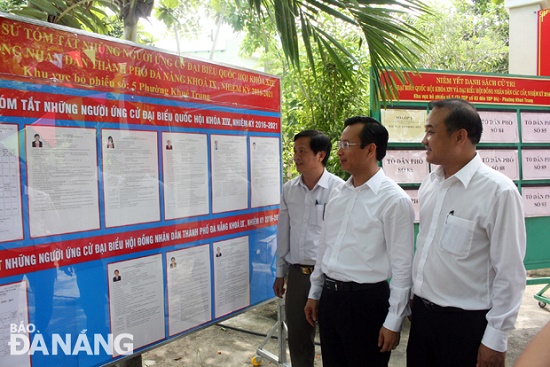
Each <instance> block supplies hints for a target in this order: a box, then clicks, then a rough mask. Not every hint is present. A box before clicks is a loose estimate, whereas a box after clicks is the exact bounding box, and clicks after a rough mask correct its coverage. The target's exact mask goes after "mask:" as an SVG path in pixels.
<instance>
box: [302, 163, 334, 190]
mask: <svg viewBox="0 0 550 367" xmlns="http://www.w3.org/2000/svg"><path fill="white" fill-rule="evenodd" d="M329 175H330V174H329V173H328V171H327V170H326V168H325V169H324V170H323V174H322V175H321V177H320V178H319V181H317V183H316V184H315V186H314V187H313V188H316V187H317V186H321V187H322V188H325V189H326V188H328V183H329V182H328V180H329ZM294 185H296V186H298V185H301V186H303V187H307V186H306V184H305V183H304V181H303V180H302V175H300V178H299V179H298V180H296V182H294Z"/></svg>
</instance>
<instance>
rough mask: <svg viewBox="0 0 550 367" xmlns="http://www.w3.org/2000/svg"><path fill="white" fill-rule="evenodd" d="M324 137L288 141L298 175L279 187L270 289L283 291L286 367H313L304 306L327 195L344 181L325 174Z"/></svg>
mask: <svg viewBox="0 0 550 367" xmlns="http://www.w3.org/2000/svg"><path fill="white" fill-rule="evenodd" d="M330 149H331V142H330V138H329V137H328V136H326V135H325V134H323V133H321V132H319V131H316V130H305V131H302V132H301V133H298V134H297V135H296V136H295V137H294V163H295V164H296V170H297V171H298V172H299V173H300V176H298V177H296V178H294V179H293V180H291V181H289V182H287V183H286V184H285V185H284V186H283V194H282V196H281V205H280V211H279V224H278V227H277V252H276V255H277V278H276V279H275V283H274V284H273V291H274V292H275V295H276V296H277V297H282V296H283V294H284V293H285V289H284V283H285V281H284V279H285V276H286V275H287V273H288V279H287V285H286V286H287V289H286V300H285V313H286V323H287V327H288V347H289V350H290V359H291V362H292V367H313V361H314V358H315V344H314V339H315V327H313V326H311V325H309V323H308V322H307V320H306V318H305V315H304V306H305V304H306V301H307V295H308V292H309V285H310V283H309V276H310V274H311V273H312V272H313V265H314V264H315V256H316V254H317V244H318V241H319V234H320V233H321V225H322V223H323V217H324V213H325V207H326V204H327V202H328V198H329V194H330V191H331V190H332V189H333V188H334V187H336V186H338V185H340V184H342V183H343V182H344V181H343V180H342V179H340V178H339V177H337V176H335V175H333V174H331V173H329V172H327V170H326V169H325V165H326V163H327V161H328V157H329V154H330Z"/></svg>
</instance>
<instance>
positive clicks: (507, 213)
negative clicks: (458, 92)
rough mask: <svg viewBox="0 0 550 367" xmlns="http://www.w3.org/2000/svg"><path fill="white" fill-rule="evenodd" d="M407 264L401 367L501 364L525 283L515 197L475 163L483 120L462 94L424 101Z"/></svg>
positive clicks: (510, 187) (505, 181)
mask: <svg viewBox="0 0 550 367" xmlns="http://www.w3.org/2000/svg"><path fill="white" fill-rule="evenodd" d="M430 108H432V110H431V112H430V114H429V115H428V118H427V120H426V126H425V128H426V135H425V136H424V139H423V140H422V144H424V146H425V147H426V160H427V161H428V162H429V163H432V164H436V165H438V166H439V167H437V168H436V169H435V170H434V171H433V172H431V173H430V175H429V176H428V177H426V178H425V179H424V182H423V183H422V185H421V186H420V190H419V202H420V231H419V233H418V238H417V241H416V246H417V249H416V255H415V258H414V263H413V294H414V299H413V308H412V323H411V332H410V336H409V343H408V346H407V366H409V367H476V366H477V367H501V366H504V362H505V352H506V347H507V339H508V332H509V331H510V330H511V329H513V327H514V323H515V320H516V317H517V314H518V311H519V307H520V305H521V300H522V295H523V292H524V288H525V268H524V266H523V257H524V255H525V246H526V243H525V242H526V238H525V237H526V235H525V222H524V217H523V204H522V199H521V196H520V195H519V192H518V190H517V188H516V186H515V185H514V183H513V182H512V180H510V179H509V178H508V177H506V176H505V175H503V174H502V173H500V172H497V171H495V170H493V169H492V168H490V167H488V166H487V165H485V164H483V162H482V161H481V158H480V157H479V154H478V153H477V152H476V145H477V143H479V140H480V138H481V133H482V131H483V125H482V123H481V118H480V116H479V114H478V113H477V111H476V109H475V107H474V106H473V105H471V104H470V103H468V102H467V101H465V100H462V99H447V100H442V101H437V102H432V103H430Z"/></svg>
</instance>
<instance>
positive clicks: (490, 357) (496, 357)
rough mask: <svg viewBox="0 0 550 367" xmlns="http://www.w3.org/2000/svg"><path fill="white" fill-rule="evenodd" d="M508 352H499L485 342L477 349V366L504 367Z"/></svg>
mask: <svg viewBox="0 0 550 367" xmlns="http://www.w3.org/2000/svg"><path fill="white" fill-rule="evenodd" d="M505 360H506V352H497V351H496V350H493V349H491V348H489V347H486V346H485V345H483V344H480V345H479V350H478V351H477V363H476V367H504V362H505Z"/></svg>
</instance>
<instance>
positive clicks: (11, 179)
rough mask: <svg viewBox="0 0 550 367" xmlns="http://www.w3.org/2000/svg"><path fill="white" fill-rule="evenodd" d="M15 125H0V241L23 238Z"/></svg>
mask: <svg viewBox="0 0 550 367" xmlns="http://www.w3.org/2000/svg"><path fill="white" fill-rule="evenodd" d="M20 181H21V174H20V170H19V144H18V140H17V126H16V125H11V124H7V125H0V186H1V187H2V190H0V242H4V241H11V240H17V239H21V238H23V219H22V218H21V185H20Z"/></svg>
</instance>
